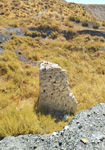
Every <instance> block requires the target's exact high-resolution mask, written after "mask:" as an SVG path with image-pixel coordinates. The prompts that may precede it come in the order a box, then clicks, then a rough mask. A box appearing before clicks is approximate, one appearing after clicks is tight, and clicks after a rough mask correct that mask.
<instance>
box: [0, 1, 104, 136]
mask: <svg viewBox="0 0 105 150" xmlns="http://www.w3.org/2000/svg"><path fill="white" fill-rule="evenodd" d="M0 7H1V8H2V9H0V14H1V15H0V26H1V27H11V26H12V27H21V28H22V31H23V32H24V33H25V36H16V35H15V34H14V33H13V32H12V33H11V39H10V40H9V41H7V42H5V43H3V44H2V45H1V47H2V48H3V50H4V53H3V54H0V137H5V136H9V135H14V136H17V135H20V134H29V133H32V134H38V133H40V134H44V133H51V132H54V131H55V130H60V129H61V128H62V127H63V126H65V125H66V124H68V122H69V121H70V120H71V119H72V118H73V115H72V116H69V118H68V120H66V122H65V121H64V120H57V118H56V117H54V116H51V115H50V114H47V113H41V112H42V111H41V112H40V111H39V110H38V108H37V107H35V104H36V102H37V100H38V95H39V71H38V67H36V66H33V65H32V64H27V63H25V62H21V61H19V60H18V56H17V55H16V53H15V50H18V51H19V52H20V53H21V55H22V56H24V57H25V58H27V59H28V60H30V61H41V60H46V61H51V62H53V63H57V64H59V65H60V66H61V67H62V68H63V69H65V70H66V72H67V73H68V74H69V79H68V80H69V83H70V89H71V91H72V93H73V94H74V95H75V97H76V99H77V101H78V110H77V112H79V111H81V110H85V109H89V108H91V107H92V106H93V105H96V104H98V103H104V102H105V99H104V98H105V92H104V90H105V52H104V51H102V50H101V49H102V48H103V49H104V48H105V39H104V37H98V36H91V35H89V34H82V35H80V34H78V33H77V32H78V31H79V30H80V28H79V27H80V26H78V23H76V20H79V21H85V20H87V21H92V22H96V23H97V22H98V23H100V24H101V23H102V22H101V21H99V20H97V19H95V18H94V17H93V16H92V15H91V14H89V13H88V12H87V11H86V10H85V9H83V7H82V6H80V5H77V4H72V3H66V2H62V1H59V0H53V1H52V0H49V1H48V2H46V1H45V0H41V1H36V0H33V1H31V0H27V1H21V2H20V1H15V0H9V1H7V2H6V1H3V0H2V1H1V2H0ZM5 8H7V10H6V9H5ZM5 10H6V11H5ZM30 28H33V29H34V30H35V31H31V30H29V29H30ZM81 28H83V27H81ZM47 30H51V31H52V32H51V33H49V34H48V33H47ZM1 32H2V33H4V31H3V30H2V31H1ZM37 110H38V111H37ZM43 111H45V112H46V110H43ZM77 112H76V113H77ZM76 113H75V114H76ZM75 114H74V115H75Z"/></svg>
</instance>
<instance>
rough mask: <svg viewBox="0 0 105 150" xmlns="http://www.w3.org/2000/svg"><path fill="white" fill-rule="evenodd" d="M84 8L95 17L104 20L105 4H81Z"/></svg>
mask: <svg viewBox="0 0 105 150" xmlns="http://www.w3.org/2000/svg"><path fill="white" fill-rule="evenodd" d="M83 6H84V8H85V9H86V10H87V11H89V12H90V13H92V14H93V15H94V16H95V17H96V18H98V19H101V20H105V5H96V4H92V5H83Z"/></svg>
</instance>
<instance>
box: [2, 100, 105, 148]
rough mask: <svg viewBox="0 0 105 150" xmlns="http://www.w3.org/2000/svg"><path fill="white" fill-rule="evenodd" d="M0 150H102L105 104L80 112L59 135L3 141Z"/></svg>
mask: <svg viewBox="0 0 105 150" xmlns="http://www.w3.org/2000/svg"><path fill="white" fill-rule="evenodd" d="M0 150H105V104H104V103H101V104H98V105H97V106H94V107H92V108H91V109H89V110H85V111H81V112H80V113H78V114H77V115H76V116H75V117H74V118H73V119H72V121H70V122H69V124H68V125H67V126H65V127H64V128H63V129H62V130H61V131H55V132H54V133H52V134H45V135H32V134H28V135H20V136H18V137H11V136H9V137H6V138H4V139H3V140H1V141H0Z"/></svg>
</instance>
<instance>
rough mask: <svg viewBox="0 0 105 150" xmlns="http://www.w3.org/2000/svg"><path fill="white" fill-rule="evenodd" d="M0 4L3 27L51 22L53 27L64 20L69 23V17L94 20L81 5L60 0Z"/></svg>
mask: <svg viewBox="0 0 105 150" xmlns="http://www.w3.org/2000/svg"><path fill="white" fill-rule="evenodd" d="M0 4H1V5H0V14H1V15H0V26H3V27H4V26H13V27H19V26H21V27H30V26H32V27H43V26H44V27H48V26H49V25H50V24H51V25H50V28H53V26H57V25H58V27H60V26H61V25H65V21H66V22H68V24H69V18H74V19H75V20H78V19H79V20H88V21H94V20H95V18H94V17H93V16H92V15H90V14H89V13H88V12H87V11H86V10H85V9H84V8H83V7H82V6H81V5H78V4H72V3H67V2H63V1H60V0H49V1H45V0H40V1H37V0H27V1H20V0H8V1H7V0H5V1H1V2H0ZM52 22H53V23H52ZM66 24H67V23H66Z"/></svg>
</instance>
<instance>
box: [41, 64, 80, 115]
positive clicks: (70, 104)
mask: <svg viewBox="0 0 105 150" xmlns="http://www.w3.org/2000/svg"><path fill="white" fill-rule="evenodd" d="M39 74H40V75H39V103H40V104H42V105H43V106H44V107H46V108H47V109H48V110H49V111H51V112H53V111H54V112H62V113H64V114H65V113H68V114H70V113H74V112H75V110H76V109H77V101H76V99H75V97H74V95H73V94H72V93H71V91H70V88H69V82H68V74H67V73H66V72H65V70H63V69H62V68H61V67H60V66H58V64H54V63H51V62H46V61H43V62H41V63H40V70H39Z"/></svg>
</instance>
